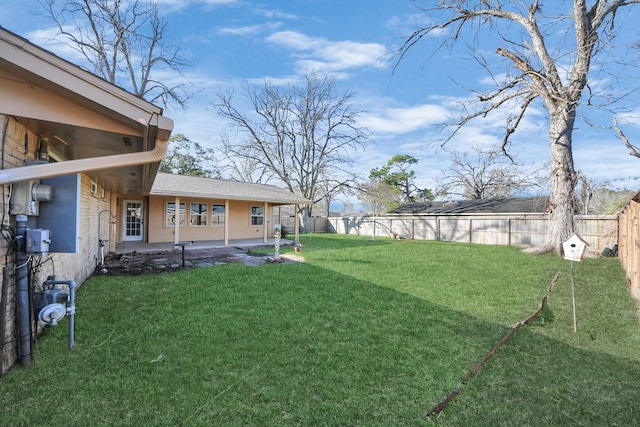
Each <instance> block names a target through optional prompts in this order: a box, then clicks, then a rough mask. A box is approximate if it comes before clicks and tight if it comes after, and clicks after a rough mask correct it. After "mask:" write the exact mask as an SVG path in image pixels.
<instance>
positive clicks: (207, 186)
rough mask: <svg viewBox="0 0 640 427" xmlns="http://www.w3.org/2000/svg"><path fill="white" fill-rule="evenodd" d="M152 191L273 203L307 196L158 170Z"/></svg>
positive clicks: (284, 202)
mask: <svg viewBox="0 0 640 427" xmlns="http://www.w3.org/2000/svg"><path fill="white" fill-rule="evenodd" d="M150 194H152V195H161V196H180V197H183V196H187V197H200V198H207V199H222V200H226V199H228V200H246V201H252V202H253V201H255V202H269V203H274V204H294V203H300V204H306V203H311V202H310V201H309V200H307V199H305V198H304V197H302V196H299V195H297V194H295V193H292V192H291V191H289V190H286V189H284V188H279V187H276V186H273V185H266V184H254V183H251V182H240V181H230V180H225V179H214V178H202V177H197V176H186V175H172V174H167V173H158V174H157V175H156V179H155V181H154V183H153V187H152V188H151V193H150Z"/></svg>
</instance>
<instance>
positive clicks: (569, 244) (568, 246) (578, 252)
mask: <svg viewBox="0 0 640 427" xmlns="http://www.w3.org/2000/svg"><path fill="white" fill-rule="evenodd" d="M587 246H589V244H588V243H587V242H585V241H584V240H583V239H582V237H580V235H579V234H578V233H573V234H572V235H571V236H569V238H568V239H567V240H565V241H564V242H563V243H562V249H563V251H564V259H568V260H569V262H571V301H572V304H573V332H578V325H577V322H576V288H575V284H574V281H573V261H580V260H581V259H582V257H583V256H584V253H585V251H586V250H587Z"/></svg>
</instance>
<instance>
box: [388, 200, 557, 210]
mask: <svg viewBox="0 0 640 427" xmlns="http://www.w3.org/2000/svg"><path fill="white" fill-rule="evenodd" d="M548 204H549V197H547V196H538V197H512V198H505V199H480V200H459V201H446V202H422V203H407V204H406V205H403V206H400V207H399V208H397V209H393V210H392V211H390V212H389V214H402V215H439V214H463V213H465V214H467V213H470V214H473V213H493V214H501V213H523V214H524V213H546V212H547V206H548Z"/></svg>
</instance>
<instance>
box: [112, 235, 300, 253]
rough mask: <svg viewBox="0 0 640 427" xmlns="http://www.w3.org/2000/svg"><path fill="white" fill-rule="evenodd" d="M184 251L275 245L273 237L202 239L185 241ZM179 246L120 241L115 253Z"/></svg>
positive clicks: (285, 241)
mask: <svg viewBox="0 0 640 427" xmlns="http://www.w3.org/2000/svg"><path fill="white" fill-rule="evenodd" d="M186 243H188V244H187V245H186V246H185V252H193V251H201V250H209V249H224V248H226V249H234V248H235V249H237V248H252V247H256V246H273V247H275V243H276V242H275V239H273V238H271V239H267V243H265V242H264V240H263V239H237V240H229V244H228V245H227V246H225V244H224V241H223V240H203V241H199V242H186ZM293 243H294V241H293V240H289V239H280V245H281V246H287V245H293ZM180 248H181V247H180V246H177V245H176V244H174V243H170V242H162V243H147V242H122V243H117V244H116V250H115V252H114V253H116V254H130V253H134V252H135V253H151V252H167V251H180Z"/></svg>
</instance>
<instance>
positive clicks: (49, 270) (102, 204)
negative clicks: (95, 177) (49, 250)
mask: <svg viewBox="0 0 640 427" xmlns="http://www.w3.org/2000/svg"><path fill="white" fill-rule="evenodd" d="M0 125H1V127H0V141H2V143H3V147H1V148H2V149H3V150H4V164H3V165H2V168H3V169H9V168H13V167H20V166H24V165H25V162H26V160H27V159H34V158H35V157H36V152H37V150H38V146H39V139H38V137H37V135H35V134H33V133H32V132H30V131H28V130H27V129H26V128H25V127H24V126H22V124H20V123H19V121H18V120H17V119H16V118H14V117H8V116H4V115H2V114H0ZM5 128H6V129H7V131H6V135H5V134H4V130H5ZM90 184H91V179H90V178H89V177H88V176H86V175H83V176H82V180H81V201H80V236H79V248H80V249H79V252H78V253H75V254H50V256H49V257H42V259H40V258H39V257H34V258H33V259H32V260H31V262H32V263H40V269H39V272H38V274H37V275H36V276H35V277H33V278H32V285H33V286H34V288H35V290H39V289H40V288H41V286H42V282H43V281H44V280H45V279H46V277H47V276H49V275H52V274H55V275H56V276H58V278H59V279H61V280H75V281H76V283H77V284H82V282H84V281H85V280H86V279H87V277H89V276H90V275H91V274H92V273H93V271H94V269H95V266H96V263H97V262H98V259H99V256H100V247H99V246H100V245H99V236H98V216H99V213H100V212H101V211H103V210H107V211H108V210H109V209H111V208H112V206H115V198H114V197H113V196H112V195H111V194H110V193H108V192H105V195H104V197H103V196H102V194H100V195H99V196H98V195H97V194H92V193H91V191H90ZM3 187H4V188H3V193H2V194H3V197H2V202H1V206H0V207H1V209H2V212H3V215H2V216H1V221H2V226H3V231H2V233H3V235H4V237H5V238H3V239H0V253H2V254H7V256H6V257H4V256H3V257H0V266H1V267H2V268H3V269H4V268H5V267H6V268H7V269H8V271H9V273H10V274H9V276H10V280H9V282H8V283H2V286H3V287H6V288H7V289H6V295H7V296H8V300H7V302H6V304H7V305H6V313H7V315H6V319H4V322H0V324H3V323H4V331H2V330H0V343H1V344H2V348H1V350H0V374H3V373H5V372H6V371H7V370H8V369H9V368H10V367H11V366H12V365H13V364H14V363H15V361H16V343H15V339H14V330H15V318H16V305H15V294H16V288H15V277H14V276H15V275H14V268H15V252H14V251H13V249H12V248H10V244H9V240H10V233H11V232H10V231H9V230H15V226H16V224H15V217H14V216H10V215H8V203H9V193H10V191H11V186H10V185H4V186H3ZM54 197H55V189H54ZM43 203H44V202H43ZM102 219H103V222H105V226H106V227H109V225H108V222H109V221H108V219H107V216H106V215H103V216H102ZM102 228H103V227H102V226H101V229H102ZM110 234H111V233H110V231H108V232H107V235H110ZM51 238H52V239H55V238H56V234H55V230H51ZM103 238H104V237H103ZM110 240H113V242H110V244H112V245H115V240H114V239H113V238H111V239H110ZM49 258H51V259H50V260H49ZM54 267H55V269H54ZM0 303H2V301H0ZM1 311H2V310H0V312H1ZM77 316H79V317H81V316H82V308H81V307H79V308H78V311H77Z"/></svg>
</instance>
